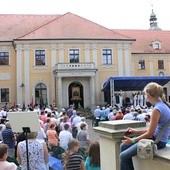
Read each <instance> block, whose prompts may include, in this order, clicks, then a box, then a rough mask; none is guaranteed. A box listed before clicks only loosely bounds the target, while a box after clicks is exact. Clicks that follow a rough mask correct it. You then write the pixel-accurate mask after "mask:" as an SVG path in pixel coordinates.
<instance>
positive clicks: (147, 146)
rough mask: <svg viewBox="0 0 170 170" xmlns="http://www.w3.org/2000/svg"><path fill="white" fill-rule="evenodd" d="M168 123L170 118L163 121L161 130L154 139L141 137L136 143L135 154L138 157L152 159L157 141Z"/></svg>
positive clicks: (169, 123)
mask: <svg viewBox="0 0 170 170" xmlns="http://www.w3.org/2000/svg"><path fill="white" fill-rule="evenodd" d="M169 125H170V120H169V121H167V122H166V123H165V125H164V126H163V128H162V130H161V131H160V133H159V134H158V136H157V137H156V139H155V140H152V139H141V140H139V141H138V144H137V156H138V157H139V158H140V159H153V158H154V156H155V155H156V152H157V143H158V142H159V141H160V139H161V137H162V135H163V134H164V132H165V130H166V129H167V128H168V126H169Z"/></svg>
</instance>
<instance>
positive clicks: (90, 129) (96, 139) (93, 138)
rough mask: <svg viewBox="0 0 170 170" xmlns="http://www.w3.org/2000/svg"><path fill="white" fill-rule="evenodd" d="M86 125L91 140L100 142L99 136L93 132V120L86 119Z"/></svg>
mask: <svg viewBox="0 0 170 170" xmlns="http://www.w3.org/2000/svg"><path fill="white" fill-rule="evenodd" d="M86 123H87V124H88V132H89V136H90V139H91V140H93V141H99V135H98V134H97V133H95V132H94V131H93V127H92V120H91V119H86Z"/></svg>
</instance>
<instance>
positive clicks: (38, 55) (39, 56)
mask: <svg viewBox="0 0 170 170" xmlns="http://www.w3.org/2000/svg"><path fill="white" fill-rule="evenodd" d="M45 57H46V52H45V50H35V65H36V66H44V65H45Z"/></svg>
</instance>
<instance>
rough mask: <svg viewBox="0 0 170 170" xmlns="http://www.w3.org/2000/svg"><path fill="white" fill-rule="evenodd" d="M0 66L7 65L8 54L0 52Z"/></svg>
mask: <svg viewBox="0 0 170 170" xmlns="http://www.w3.org/2000/svg"><path fill="white" fill-rule="evenodd" d="M0 65H9V52H7V51H0Z"/></svg>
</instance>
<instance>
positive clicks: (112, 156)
mask: <svg viewBox="0 0 170 170" xmlns="http://www.w3.org/2000/svg"><path fill="white" fill-rule="evenodd" d="M128 127H133V128H139V129H142V130H144V129H146V128H147V127H146V123H145V122H141V121H127V120H116V121H104V122H100V123H99V126H98V127H94V128H93V130H94V132H96V133H98V134H99V136H100V139H99V140H100V151H101V169H102V170H120V167H119V153H120V151H119V148H120V143H121V141H122V139H123V135H124V132H125V131H126V129H127V128H128ZM169 153H170V145H167V147H166V148H164V149H161V150H159V151H158V153H157V155H156V156H155V158H154V159H153V160H141V159H139V158H138V157H137V156H135V157H133V162H134V167H135V170H150V169H154V170H160V169H162V168H163V170H169V169H170V156H169Z"/></svg>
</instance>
